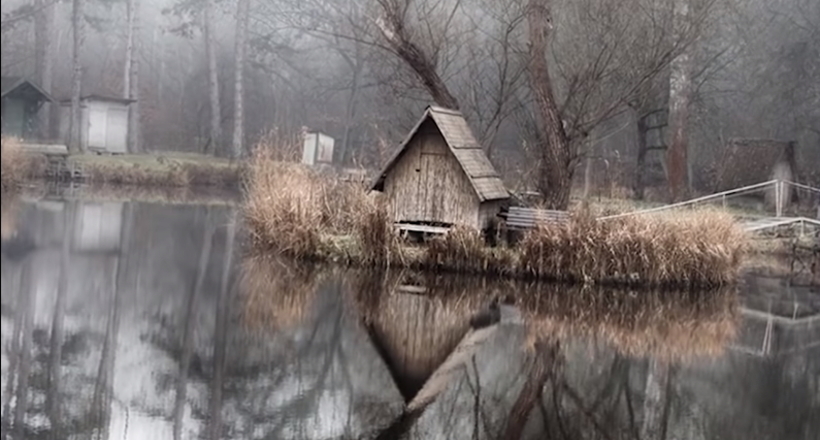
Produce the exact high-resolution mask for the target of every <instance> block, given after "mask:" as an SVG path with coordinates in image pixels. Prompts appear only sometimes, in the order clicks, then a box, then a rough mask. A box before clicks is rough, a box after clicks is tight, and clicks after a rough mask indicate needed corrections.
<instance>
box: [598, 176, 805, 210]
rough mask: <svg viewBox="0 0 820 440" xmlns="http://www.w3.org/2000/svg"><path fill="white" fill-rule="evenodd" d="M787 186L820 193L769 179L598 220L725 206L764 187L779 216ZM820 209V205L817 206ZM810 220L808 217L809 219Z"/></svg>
mask: <svg viewBox="0 0 820 440" xmlns="http://www.w3.org/2000/svg"><path fill="white" fill-rule="evenodd" d="M789 187H793V188H797V189H800V190H804V191H809V192H811V193H815V194H820V188H814V187H811V186H808V185H804V184H801V183H795V182H790V181H788V180H779V179H775V180H769V181H768V182H762V183H757V184H754V185H748V186H744V187H742V188H736V189H731V190H728V191H722V192H719V193H715V194H709V195H706V196H703V197H697V198H694V199H691V200H686V201H683V202H678V203H672V204H669V205H664V206H659V207H657V208H650V209H643V210H639V211H633V212H625V213H622V214H614V215H608V216H604V217H599V218H598V220H609V219H613V218H620V217H629V216H633V215H641V214H651V213H656V212H663V211H669V210H672V209H677V208H683V207H690V206H694V205H697V204H701V203H707V202H713V201H717V200H720V201H722V203H723V206H724V207H726V200H727V197H729V196H740V195H744V194H750V193H755V192H759V191H761V190H766V189H770V188H772V189H774V190H775V210H776V214H775V215H776V217H781V216H782V215H783V208H784V206H785V205H786V203H785V201H786V198H787V194H788V193H787V190H788V189H789ZM818 210H819V211H820V207H819V208H818ZM818 216H820V212H818ZM809 220H810V219H809Z"/></svg>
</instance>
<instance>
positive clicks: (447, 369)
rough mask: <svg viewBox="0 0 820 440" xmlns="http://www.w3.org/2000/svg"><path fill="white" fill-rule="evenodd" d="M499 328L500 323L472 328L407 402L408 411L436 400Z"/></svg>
mask: <svg viewBox="0 0 820 440" xmlns="http://www.w3.org/2000/svg"><path fill="white" fill-rule="evenodd" d="M497 329H498V325H491V326H489V327H484V328H481V329H478V330H470V331H469V332H468V333H467V334H466V335H465V336H464V338H462V339H461V342H459V343H458V345H457V346H456V348H455V349H454V350H453V352H452V353H450V355H449V356H448V357H447V359H445V360H444V362H443V363H442V364H441V365H439V367H438V368H437V369H436V371H434V372H433V374H432V375H431V376H430V378H429V379H427V382H425V383H424V386H423V387H421V389H420V390H419V392H418V393H416V397H414V398H413V400H411V401H410V403H408V404H407V411H408V412H413V411H417V410H421V409H424V407H426V406H427V405H429V404H430V403H431V402H432V401H433V400H435V398H436V397H437V396H438V395H439V394H441V392H442V391H444V390H445V389H446V388H447V385H448V384H449V383H450V381H451V380H452V379H453V378H454V376H456V375H457V374H458V373H459V371H460V368H461V366H463V365H465V364H466V363H467V362H469V360H470V358H471V357H472V356H473V355H474V354H475V353H476V352H477V351H478V349H479V348H480V347H481V344H482V343H484V341H486V340H487V339H488V338H489V337H490V336H492V335H493V334H494V333H495V332H496V330H497Z"/></svg>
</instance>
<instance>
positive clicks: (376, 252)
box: [356, 198, 404, 267]
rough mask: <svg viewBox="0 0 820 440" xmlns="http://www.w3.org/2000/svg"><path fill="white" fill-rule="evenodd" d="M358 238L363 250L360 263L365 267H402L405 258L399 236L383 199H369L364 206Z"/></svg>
mask: <svg viewBox="0 0 820 440" xmlns="http://www.w3.org/2000/svg"><path fill="white" fill-rule="evenodd" d="M356 232H357V234H356V236H357V238H358V240H359V243H358V244H359V246H360V247H361V249H360V250H359V253H358V261H357V262H358V263H359V264H361V265H364V266H374V267H385V266H389V265H391V264H399V265H401V261H403V259H404V256H403V254H402V246H401V242H400V238H399V235H398V234H397V233H396V230H395V229H394V228H393V220H392V219H391V218H390V215H389V213H388V212H387V204H386V203H385V201H384V200H382V199H377V198H369V199H366V200H365V203H363V204H362V206H361V210H360V212H359V221H358V222H357V225H356Z"/></svg>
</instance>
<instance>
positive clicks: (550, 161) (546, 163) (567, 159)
mask: <svg viewBox="0 0 820 440" xmlns="http://www.w3.org/2000/svg"><path fill="white" fill-rule="evenodd" d="M550 4H551V0H530V1H529V2H528V4H527V11H526V13H527V25H528V26H529V47H530V51H529V63H528V71H529V76H530V84H531V86H530V87H531V88H532V92H533V95H534V96H535V108H536V112H537V115H538V121H537V122H536V127H538V129H539V137H538V139H537V142H539V143H540V144H541V145H540V146H539V148H538V149H537V150H538V151H539V152H540V153H541V157H540V163H539V168H540V172H539V173H538V188H539V190H540V191H541V194H542V195H543V196H544V198H545V201H546V204H547V206H548V207H549V208H552V209H566V207H567V206H568V205H569V193H570V189H571V185H572V164H571V160H573V159H574V158H573V157H572V154H571V151H570V139H569V137H568V136H567V133H566V131H565V130H564V123H563V121H562V119H561V115H560V113H559V110H558V104H557V102H556V100H555V95H554V92H553V85H552V80H551V78H550V72H549V64H548V62H547V51H548V48H549V37H550V32H551V31H552V16H551V11H550Z"/></svg>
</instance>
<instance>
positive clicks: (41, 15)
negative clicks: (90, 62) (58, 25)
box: [34, 0, 56, 139]
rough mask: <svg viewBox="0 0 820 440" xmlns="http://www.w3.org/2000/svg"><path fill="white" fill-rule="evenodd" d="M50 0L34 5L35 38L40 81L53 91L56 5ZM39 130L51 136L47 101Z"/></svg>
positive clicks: (46, 89) (44, 134)
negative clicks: (53, 41)
mask: <svg viewBox="0 0 820 440" xmlns="http://www.w3.org/2000/svg"><path fill="white" fill-rule="evenodd" d="M47 2H50V0H34V7H35V8H37V10H38V12H37V14H36V15H35V16H34V39H35V61H34V63H35V71H36V72H37V77H38V79H39V82H40V87H41V88H42V89H43V90H45V91H46V92H48V93H51V86H52V78H53V69H52V64H53V63H52V60H53V59H54V56H53V55H52V54H53V52H54V51H53V47H54V45H53V44H52V39H53V30H54V8H55V7H56V6H55V5H48V3H47ZM37 119H38V127H37V128H38V132H39V135H40V136H41V137H43V138H46V139H50V138H51V105H50V104H49V103H48V102H46V103H44V104H43V106H42V108H40V112H39V114H38V116H37Z"/></svg>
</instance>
